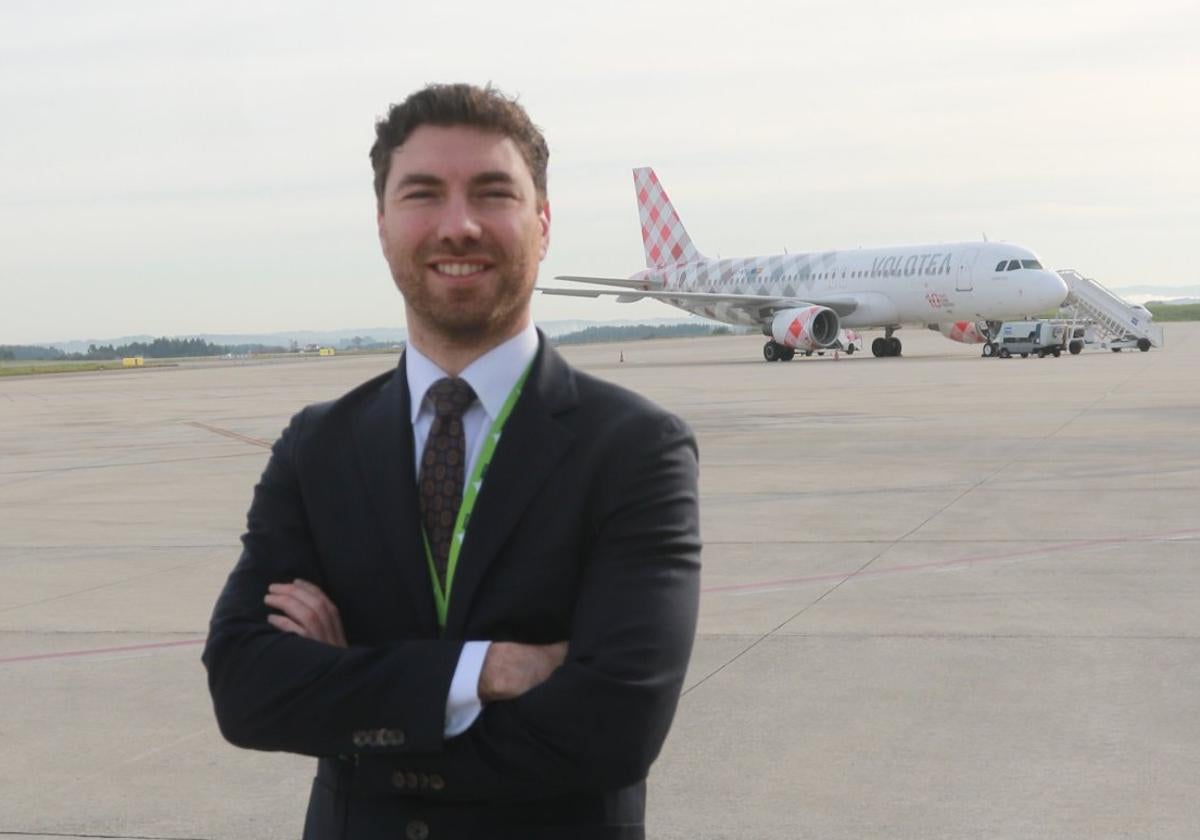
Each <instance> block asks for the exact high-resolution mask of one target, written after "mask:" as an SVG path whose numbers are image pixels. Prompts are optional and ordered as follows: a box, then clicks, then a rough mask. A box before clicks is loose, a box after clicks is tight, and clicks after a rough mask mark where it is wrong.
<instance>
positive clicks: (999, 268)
mask: <svg viewBox="0 0 1200 840" xmlns="http://www.w3.org/2000/svg"><path fill="white" fill-rule="evenodd" d="M1006 265H1008V260H1000V262H998V263H996V270H997V271H1004V267H1005V266H1006Z"/></svg>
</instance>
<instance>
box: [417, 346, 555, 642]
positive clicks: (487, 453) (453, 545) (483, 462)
mask: <svg viewBox="0 0 1200 840" xmlns="http://www.w3.org/2000/svg"><path fill="white" fill-rule="evenodd" d="M531 367H533V363H532V362H530V363H529V365H528V366H527V367H526V368H525V370H524V371H523V372H522V373H521V376H520V377H519V378H518V379H517V383H516V384H515V385H513V389H512V390H511V391H509V392H508V399H506V400H505V401H504V406H503V407H502V408H501V409H500V413H499V414H497V415H496V419H495V420H493V421H492V427H491V428H490V429H488V431H487V437H485V438H484V439H483V449H482V450H481V451H480V452H479V458H478V459H476V461H475V468H474V469H473V470H471V477H470V479H468V481H467V485H466V487H464V488H463V498H462V504H461V505H459V508H458V519H456V520H455V521H454V536H453V537H452V538H451V539H450V551H449V553H448V554H447V556H446V589H445V591H443V590H442V585H441V583H440V582H439V581H438V576H437V569H436V568H435V567H434V565H433V551H432V549H430V547H429V535H428V534H426V533H425V528H424V526H422V527H421V538H422V540H423V541H424V543H425V560H426V562H427V563H428V564H429V580H430V581H432V583H433V602H434V605H435V606H436V607H437V620H438V628H439V629H441V630H445V629H446V614H447V613H448V612H449V611H450V587H451V585H452V584H453V583H454V570H455V569H456V568H457V567H458V554H459V552H460V551H462V544H463V540H464V539H465V538H466V536H467V523H468V522H469V521H470V519H471V511H472V510H474V509H475V500H476V499H477V498H479V488H480V487H482V486H483V474H484V472H485V471H486V470H487V468H488V465H489V464H490V463H491V462H492V456H493V455H495V454H496V446H497V444H499V442H500V432H501V431H503V429H504V424H505V423H506V422H508V415H510V414H512V410H513V406H515V405H516V404H517V397H519V396H521V388H522V387H523V386H524V385H525V377H527V376H529V369H530V368H531Z"/></svg>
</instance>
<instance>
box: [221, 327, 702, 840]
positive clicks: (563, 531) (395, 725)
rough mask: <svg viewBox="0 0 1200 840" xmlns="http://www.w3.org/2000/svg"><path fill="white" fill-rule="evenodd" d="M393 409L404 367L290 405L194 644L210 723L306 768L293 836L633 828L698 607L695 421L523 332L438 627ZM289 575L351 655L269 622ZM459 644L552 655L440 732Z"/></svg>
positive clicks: (402, 415) (573, 832)
mask: <svg viewBox="0 0 1200 840" xmlns="http://www.w3.org/2000/svg"><path fill="white" fill-rule="evenodd" d="M410 416H411V415H410V412H409V393H408V385H407V382H406V379H405V374H404V364H403V363H401V364H400V365H399V367H398V368H397V369H396V370H395V371H394V372H390V373H387V374H384V375H382V376H379V377H377V378H375V379H372V380H370V381H368V382H366V383H364V384H363V385H361V386H360V387H358V388H356V389H355V390H353V391H351V392H350V393H348V394H346V395H345V396H343V397H342V398H340V399H338V400H336V401H334V402H330V403H323V404H319V405H313V406H309V407H307V408H305V409H304V410H303V411H301V412H300V413H299V414H297V415H296V416H295V417H293V418H292V421H291V423H290V424H289V425H288V427H287V429H286V430H285V431H284V432H283V435H282V437H280V439H279V440H278V441H277V442H276V444H275V445H274V448H273V449H272V453H271V458H270V461H269V462H268V464H267V467H266V470H265V471H264V473H263V476H262V479H261V480H260V482H259V484H258V485H257V486H256V488H255V491H254V500H253V502H252V504H251V507H250V512H249V514H248V523H247V530H246V533H245V535H244V536H243V537H242V542H243V546H244V549H243V551H242V555H241V558H240V560H239V561H238V563H237V565H236V567H235V568H234V570H233V572H232V573H231V574H230V576H229V579H228V581H227V583H226V585H225V588H224V590H223V591H222V593H221V596H220V598H219V599H218V601H217V604H216V608H215V610H214V613H213V617H212V623H211V626H210V631H209V637H208V641H207V644H206V646H205V650H204V663H205V665H206V666H207V668H208V676H209V686H210V690H211V692H212V697H213V703H214V706H215V709H216V715H217V721H218V723H219V725H220V727H221V731H222V733H223V734H224V735H225V737H226V738H228V739H229V740H230V741H231V742H233V743H234V744H237V745H239V746H244V747H249V748H253V749H261V750H286V751H289V752H295V753H303V754H307V755H312V756H318V757H319V758H320V761H319V762H318V770H317V776H316V779H315V780H314V782H313V788H312V793H311V797H310V800H309V808H308V815H307V821H306V825H305V834H304V836H305V837H306V838H321V840H327V838H354V840H360V838H362V839H363V840H370V839H371V838H376V837H378V838H384V837H387V838H389V840H393V839H394V838H397V837H401V836H403V837H408V838H410V840H423V838H430V840H437V838H442V837H487V838H492V837H514V838H516V837H520V838H537V837H546V838H550V837H563V838H567V837H570V838H588V837H595V838H640V837H642V836H644V828H643V823H644V812H645V779H646V775H647V773H648V771H649V768H650V764H651V762H653V761H654V759H655V757H656V756H657V755H658V752H659V749H660V748H661V746H662V743H663V740H664V738H665V737H666V735H667V730H668V728H669V727H670V724H671V719H672V717H673V716H674V712H675V707H676V704H677V702H678V699H679V693H680V689H681V687H682V684H683V679H684V674H685V671H686V668H687V662H688V657H689V656H690V653H691V647H692V639H693V635H694V632H695V622H696V613H697V605H698V598H699V571H700V540H699V515H698V507H697V487H696V482H697V455H696V446H695V441H694V439H693V437H692V434H691V432H690V430H689V429H688V428H687V426H686V425H685V424H684V423H683V422H682V421H680V420H679V419H678V418H676V417H674V416H672V415H670V414H668V413H667V412H664V411H663V410H662V409H660V408H658V407H657V406H655V405H653V404H652V403H650V402H648V401H646V400H645V399H643V398H641V397H639V396H637V395H636V394H633V393H631V392H629V391H626V390H624V389H622V388H619V387H617V386H615V385H612V384H610V383H606V382H604V381H602V380H599V379H596V378H594V377H591V376H588V375H586V374H584V373H581V372H579V371H576V370H574V369H572V368H571V367H570V366H569V365H567V364H566V362H565V361H564V360H563V359H562V357H561V356H560V355H559V354H558V353H557V352H556V351H555V350H554V349H553V348H552V347H550V346H549V345H548V344H547V342H546V339H545V336H540V347H539V350H538V353H537V356H536V358H535V359H534V363H533V368H532V370H531V372H530V376H529V379H528V381H527V383H526V385H525V388H524V390H523V392H522V394H521V397H520V399H519V400H518V402H517V404H516V406H515V408H514V410H513V413H512V415H511V416H510V418H509V421H508V424H507V425H506V427H505V429H504V432H503V434H502V436H501V439H500V443H499V446H498V448H497V450H496V453H495V456H494V459H493V461H492V464H491V466H490V468H489V470H488V473H487V475H486V476H485V479H484V483H483V487H482V490H481V492H480V496H479V499H478V503H477V505H476V508H475V512H474V514H473V517H472V520H471V522H470V523H469V524H468V527H467V534H466V538H465V540H464V543H463V546H462V549H461V554H460V557H459V563H458V570H457V573H456V577H455V580H454V583H453V589H452V593H451V600H450V608H449V613H448V615H447V621H446V628H445V631H444V632H442V633H439V630H438V627H437V621H436V616H435V612H434V606H433V596H432V589H431V586H430V581H429V577H428V575H429V573H428V568H427V565H426V561H425V555H424V549H423V546H422V537H421V524H420V515H419V513H418V508H417V492H416V483H415V481H414V453H413V442H412V427H411V422H410ZM297 577H300V578H304V579H306V580H310V581H312V582H313V583H315V584H317V585H318V586H320V587H321V589H322V590H323V591H324V592H325V593H326V594H327V595H328V596H329V597H330V598H331V599H332V600H333V602H334V603H335V604H336V605H337V606H338V608H339V610H340V613H341V618H342V623H343V626H344V628H345V631H346V638H347V640H348V642H349V647H348V648H336V647H332V646H329V645H325V644H322V643H320V642H315V641H311V640H308V639H304V638H301V637H299V636H296V635H293V634H288V633H282V632H279V631H277V630H275V629H274V628H273V627H272V626H271V625H270V624H268V623H267V621H266V616H267V609H266V607H265V605H264V604H263V601H262V599H263V596H264V594H265V593H266V591H267V586H268V584H270V583H273V582H280V581H290V580H292V579H293V578H297ZM472 639H484V640H493V641H519V642H527V643H550V642H555V641H561V640H564V639H566V640H568V641H569V649H568V653H567V658H566V661H565V663H564V664H563V665H562V667H560V668H559V669H557V670H556V671H555V672H554V674H553V675H552V676H551V677H550V678H549V679H548V680H547V681H546V682H544V683H543V684H541V685H539V686H537V687H536V688H534V689H533V690H531V691H529V692H528V693H526V694H525V695H523V696H521V697H519V698H517V699H516V700H512V701H505V702H496V703H490V704H488V705H487V706H486V707H485V708H484V710H483V712H482V714H481V715H480V716H479V718H478V719H477V720H476V721H475V723H474V724H473V725H472V726H471V727H470V729H468V730H467V731H466V732H465V733H463V734H462V735H459V736H457V737H453V738H448V739H447V738H445V737H444V736H443V730H444V723H445V721H444V718H445V708H446V699H447V694H448V691H449V685H450V680H451V677H452V675H453V673H454V669H455V666H456V665H457V662H458V657H459V653H460V651H461V648H462V643H463V641H464V640H472Z"/></svg>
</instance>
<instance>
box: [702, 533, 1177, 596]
mask: <svg viewBox="0 0 1200 840" xmlns="http://www.w3.org/2000/svg"><path fill="white" fill-rule="evenodd" d="M1198 534H1200V529H1197V528H1191V529H1187V530H1183V531H1167V532H1164V533H1161V534H1143V535H1140V536H1135V537H1106V538H1101V539H1094V540H1077V541H1076V542H1070V543H1063V544H1062V545H1056V546H1049V547H1045V548H1036V549H1026V550H1022V551H1006V552H1001V553H999V554H981V555H979V556H976V557H957V558H955V559H953V560H939V561H937V562H935V563H913V564H911V565H907V566H896V567H894V568H890V569H873V570H865V569H864V570H862V571H857V572H831V573H829V574H823V575H808V576H806V577H794V578H780V579H777V580H761V581H755V582H753V583H731V584H726V585H723V586H708V587H705V588H703V589H701V590H700V591H701V592H702V593H704V594H708V593H711V592H756V593H757V592H769V591H775V590H778V589H785V588H787V587H790V586H798V585H800V584H805V583H822V582H826V581H832V580H841V579H843V578H846V579H849V578H862V577H874V576H879V575H894V574H902V573H905V572H922V571H927V570H930V569H945V568H947V567H950V566H965V565H971V564H974V563H987V562H994V561H997V560H1012V559H1015V558H1019V557H1029V556H1031V555H1037V554H1053V553H1059V552H1064V551H1078V550H1080V549H1084V548H1092V547H1095V546H1113V545H1121V544H1126V543H1139V542H1152V541H1155V540H1183V539H1188V538H1191V537H1194V536H1196V535H1198ZM897 545H903V543H897Z"/></svg>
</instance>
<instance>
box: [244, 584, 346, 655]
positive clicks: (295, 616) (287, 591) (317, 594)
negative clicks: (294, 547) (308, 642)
mask: <svg viewBox="0 0 1200 840" xmlns="http://www.w3.org/2000/svg"><path fill="white" fill-rule="evenodd" d="M268 589H269V592H268V594H267V595H266V597H264V598H263V602H264V603H265V604H266V605H267V606H268V607H271V608H272V609H276V610H279V611H280V612H281V613H283V616H269V617H268V621H271V619H272V618H276V619H283V620H286V623H287V625H288V626H286V627H285V626H284V625H283V622H282V621H271V625H272V626H273V627H277V628H278V629H280V630H284V631H286V632H289V633H296V634H297V635H299V636H303V637H305V638H307V639H315V640H316V641H319V642H325V643H326V644H330V645H336V646H338V647H345V646H346V634H345V632H344V631H343V629H342V620H341V616H340V615H339V613H338V609H337V606H336V605H335V604H334V603H333V601H331V600H329V597H328V596H326V595H325V593H324V592H322V591H321V590H320V588H319V587H317V586H315V585H313V584H311V583H309V582H308V581H305V580H300V579H299V578H297V579H296V580H295V581H293V582H292V583H273V584H271V585H270V586H269V587H268Z"/></svg>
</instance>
